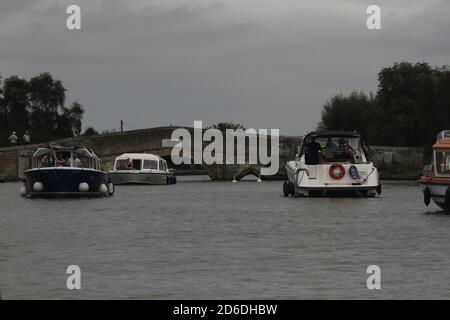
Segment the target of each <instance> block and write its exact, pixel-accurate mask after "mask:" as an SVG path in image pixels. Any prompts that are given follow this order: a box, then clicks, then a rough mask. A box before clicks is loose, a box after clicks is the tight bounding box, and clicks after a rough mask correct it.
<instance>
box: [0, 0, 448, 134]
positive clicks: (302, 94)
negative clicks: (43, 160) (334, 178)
mask: <svg viewBox="0 0 450 320" xmlns="http://www.w3.org/2000/svg"><path fill="white" fill-rule="evenodd" d="M70 4H77V5H79V6H80V7H81V10H82V16H81V27H82V29H81V30H68V29H67V28H66V19H67V17H68V15H67V14H66V8H67V6H68V5H70ZM371 4H377V5H379V6H380V7H381V10H382V12H381V13H382V17H381V18H382V20H381V21H382V30H368V29H367V27H366V19H367V14H366V9H367V7H368V6H369V5H371ZM449 34H450V0H436V1H423V0H421V1H418V0H404V1H387V0H383V1H379V0H375V1H365V0H363V1H361V0H342V1H336V0H330V1H322V0H321V1H318V0H315V1H300V0H270V1H269V0H226V1H221V0H217V1H214V0H210V1H207V0H139V1H132V0H103V1H100V0H86V1H75V0H73V1H57V0H32V1H24V0H1V1H0V73H1V74H2V76H3V77H7V76H10V75H18V76H20V77H25V78H29V77H31V76H33V75H36V74H39V73H41V72H50V73H51V74H52V75H54V76H55V77H56V78H58V79H60V80H62V81H63V83H64V86H65V87H66V88H67V90H68V91H67V103H71V102H72V101H73V100H78V101H79V102H80V103H82V104H83V105H85V107H86V115H85V121H84V126H85V127H87V126H94V127H96V128H97V129H99V130H105V129H109V130H110V129H112V128H118V127H119V121H120V119H123V120H124V121H125V122H127V123H129V124H130V125H132V126H133V127H136V128H146V127H153V126H162V125H168V124H171V123H172V124H178V125H189V126H193V121H194V120H203V122H204V123H205V125H207V124H212V123H214V122H219V121H233V122H239V123H242V124H244V125H245V126H246V127H253V128H279V129H280V130H281V134H303V133H304V132H305V131H307V130H311V129H313V128H314V127H315V126H316V125H317V123H318V122H319V121H320V111H321V109H322V106H323V104H324V103H325V102H326V101H327V100H328V99H329V98H330V97H331V96H332V95H334V94H336V93H344V94H346V93H349V92H351V91H352V90H353V89H356V90H364V91H366V92H369V91H376V89H377V73H378V71H379V70H380V68H381V67H383V66H389V65H392V64H393V63H394V62H396V61H402V60H407V61H411V62H418V61H427V62H429V63H430V64H432V65H443V64H450V37H449Z"/></svg>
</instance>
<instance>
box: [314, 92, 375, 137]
mask: <svg viewBox="0 0 450 320" xmlns="http://www.w3.org/2000/svg"><path fill="white" fill-rule="evenodd" d="M373 110H374V99H373V98H372V97H371V96H367V95H366V94H365V93H363V92H357V91H353V92H352V93H351V94H350V95H348V96H344V95H343V94H338V95H335V96H334V97H332V98H331V99H330V100H329V101H327V102H326V103H325V105H324V106H323V110H322V120H321V122H320V123H319V125H318V129H319V130H346V131H353V130H356V131H358V132H359V133H360V134H361V135H362V136H363V137H365V138H366V137H367V135H368V127H369V123H370V121H371V119H370V118H371V117H372V113H373Z"/></svg>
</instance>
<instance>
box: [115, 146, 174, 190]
mask: <svg viewBox="0 0 450 320" xmlns="http://www.w3.org/2000/svg"><path fill="white" fill-rule="evenodd" d="M174 171H175V170H174V169H169V167H168V166H167V161H166V160H164V159H163V158H161V157H160V156H157V155H154V154H149V153H124V154H122V155H120V156H119V157H117V158H116V160H115V163H114V170H112V171H110V172H109V175H110V177H111V180H112V181H113V183H114V184H175V183H176V177H175V175H174Z"/></svg>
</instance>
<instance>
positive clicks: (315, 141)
mask: <svg viewBox="0 0 450 320" xmlns="http://www.w3.org/2000/svg"><path fill="white" fill-rule="evenodd" d="M298 156H299V157H304V161H305V163H306V164H310V165H314V164H323V163H333V162H340V163H353V164H361V163H367V159H366V156H365V152H364V148H363V145H362V142H361V137H360V136H359V134H358V133H357V132H355V131H321V132H310V133H308V134H307V135H305V136H304V138H303V141H302V144H301V147H300V150H299V155H298Z"/></svg>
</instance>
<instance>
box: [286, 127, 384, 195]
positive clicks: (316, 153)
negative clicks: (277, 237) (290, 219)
mask: <svg viewBox="0 0 450 320" xmlns="http://www.w3.org/2000/svg"><path fill="white" fill-rule="evenodd" d="M286 171H287V176H288V181H285V182H284V184H283V194H284V195H285V196H288V195H292V196H294V195H301V196H313V195H319V196H320V195H322V196H327V195H328V196H329V195H333V194H339V193H340V194H349V193H353V194H357V195H360V196H363V197H373V196H375V194H376V193H378V194H381V185H380V180H379V176H378V170H377V168H375V167H374V165H373V163H372V162H370V161H368V160H367V158H366V154H365V152H364V148H363V145H362V141H361V138H360V136H359V134H358V133H357V132H348V131H323V132H310V133H308V134H307V135H305V136H304V138H303V141H302V144H301V146H300V149H299V153H298V154H297V156H296V159H295V160H294V161H289V162H288V163H287V164H286Z"/></svg>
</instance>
